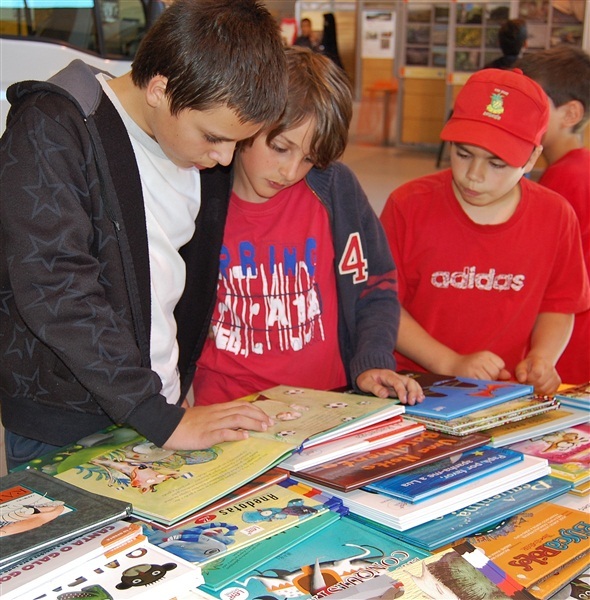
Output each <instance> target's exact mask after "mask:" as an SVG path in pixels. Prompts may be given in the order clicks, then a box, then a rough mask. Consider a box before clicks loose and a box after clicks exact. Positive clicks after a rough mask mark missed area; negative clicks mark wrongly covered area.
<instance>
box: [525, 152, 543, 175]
mask: <svg viewBox="0 0 590 600" xmlns="http://www.w3.org/2000/svg"><path fill="white" fill-rule="evenodd" d="M542 153H543V146H537V147H536V148H535V149H534V150H533V153H532V154H531V156H530V158H529V159H528V161H527V163H526V165H524V167H523V170H524V172H525V173H530V172H531V171H532V170H533V168H534V166H535V165H536V164H537V161H538V160H539V157H540V156H541V154H542Z"/></svg>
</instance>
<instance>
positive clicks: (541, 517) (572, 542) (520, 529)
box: [467, 502, 590, 591]
mask: <svg viewBox="0 0 590 600" xmlns="http://www.w3.org/2000/svg"><path fill="white" fill-rule="evenodd" d="M589 521H590V519H589V517H588V514H587V513H586V512H582V511H577V510H574V509H568V508H565V507H562V506H558V505H555V504H553V503H551V502H543V503H542V504H538V505H537V506H534V507H532V508H530V509H529V510H526V511H523V512H521V513H519V514H517V515H515V516H514V517H512V518H511V519H509V520H508V522H507V523H506V524H505V525H503V526H502V527H500V528H499V529H496V530H495V531H493V532H490V533H487V534H484V535H476V536H472V537H469V538H467V539H468V541H469V542H470V543H471V544H473V545H474V546H475V547H477V548H480V549H481V550H483V552H484V553H485V554H486V556H487V557H488V558H490V559H491V560H492V561H493V562H494V563H495V564H497V565H498V566H500V567H501V568H502V569H504V570H505V571H506V572H507V573H509V574H510V575H511V576H512V577H513V578H515V579H516V580H517V581H519V582H521V583H522V584H523V585H524V586H525V587H526V588H527V589H529V591H530V588H531V587H532V586H533V585H535V584H537V583H539V582H542V581H544V580H546V579H547V578H549V577H550V576H551V575H552V574H553V573H556V572H558V571H560V570H562V569H563V568H565V567H566V566H568V565H569V564H570V563H571V562H572V561H575V560H577V559H579V558H580V557H582V556H589V553H590V522H589Z"/></svg>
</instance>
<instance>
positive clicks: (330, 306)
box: [194, 181, 346, 404]
mask: <svg viewBox="0 0 590 600" xmlns="http://www.w3.org/2000/svg"><path fill="white" fill-rule="evenodd" d="M345 384H346V374H345V371H344V367H343V364H342V360H341V357H340V351H339V345H338V299H337V293H336V278H335V273H334V248H333V244H332V233H331V229H330V222H329V218H328V213H327V211H326V209H325V208H324V206H323V205H322V204H321V202H320V201H319V200H318V199H317V197H316V196H315V195H314V194H313V192H312V191H311V190H310V189H309V187H308V186H307V184H306V183H305V181H301V182H299V183H298V184H296V185H294V186H291V187H290V188H287V189H285V190H282V191H281V192H280V193H278V194H277V195H276V196H274V197H273V198H271V199H270V200H268V201H267V202H264V203H261V204H257V203H252V202H246V201H244V200H241V199H240V198H238V197H237V196H236V195H235V194H232V197H231V202H230V207H229V212H228V217H227V224H226V227H225V234H224V243H223V247H222V252H221V261H220V272H219V281H218V284H217V301H216V305H215V310H214V313H213V320H212V336H211V337H210V339H208V340H207V342H206V344H205V347H204V349H203V353H202V355H201V358H200V359H199V361H198V363H197V372H196V375H195V379H194V393H195V403H196V404H214V403H217V402H225V401H229V400H233V399H236V398H239V397H241V396H244V395H246V394H251V393H254V392H258V391H261V390H264V389H267V388H270V387H273V386H275V385H295V386H299V387H309V388H314V389H333V388H337V387H340V386H344V385H345Z"/></svg>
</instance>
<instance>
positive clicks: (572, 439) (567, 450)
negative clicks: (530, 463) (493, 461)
mask: <svg viewBox="0 0 590 600" xmlns="http://www.w3.org/2000/svg"><path fill="white" fill-rule="evenodd" d="M510 448H512V449H513V450H518V451H519V452H524V453H525V454H532V455H533V456H541V457H543V458H546V459H547V460H548V461H549V465H550V467H551V473H552V475H554V476H555V477H561V478H562V479H565V480H567V481H571V482H573V483H574V484H576V485H577V484H580V483H584V482H586V481H588V480H590V424H588V423H585V424H583V425H576V426H574V427H567V428H565V429H561V430H559V431H554V432H553V433H548V434H546V435H543V436H540V437H537V438H533V439H532V440H527V441H524V442H517V443H516V444H512V445H511V446H510Z"/></svg>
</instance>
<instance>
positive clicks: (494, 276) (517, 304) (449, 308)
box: [381, 69, 590, 394]
mask: <svg viewBox="0 0 590 600" xmlns="http://www.w3.org/2000/svg"><path fill="white" fill-rule="evenodd" d="M548 119H549V103H548V100H547V96H546V94H545V93H544V92H543V90H542V88H541V87H540V86H539V85H538V84H537V83H535V82H534V81H532V80H531V79H530V78H528V77H526V76H525V75H523V74H522V72H520V71H517V70H515V71H506V70H498V69H484V70H482V71H479V72H477V73H474V74H473V75H472V76H471V77H470V78H469V80H468V81H467V83H466V84H465V86H464V87H463V89H462V90H461V91H460V92H459V94H458V96H457V99H456V101H455V106H454V109H453V115H452V117H451V119H449V121H448V122H447V123H446V125H445V126H444V128H443V130H442V133H441V138H442V139H443V140H445V141H448V142H451V149H450V153H451V168H450V169H447V170H445V171H442V172H439V173H436V174H434V175H429V176H426V177H422V178H420V179H417V180H414V181H412V182H409V183H407V184H405V185H403V186H401V187H400V188H398V189H397V190H395V191H394V192H393V193H392V194H391V195H390V197H389V198H388V200H387V203H386V206H385V208H384V210H383V213H382V215H381V221H382V223H383V225H384V228H385V231H386V234H387V236H388V239H389V243H390V247H391V249H392V253H393V256H394V260H395V262H396V265H397V268H398V272H399V297H400V302H401V304H402V314H401V321H400V332H399V337H398V343H397V347H396V349H397V353H398V366H399V367H400V368H409V369H425V370H428V371H433V372H438V373H446V374H449V375H455V376H463V377H475V378H479V379H512V378H513V379H516V380H517V381H519V382H522V383H525V382H526V383H529V384H531V385H533V386H534V388H535V391H536V392H537V393H540V394H551V393H554V392H555V391H556V390H557V388H558V386H559V384H560V382H561V380H560V377H559V375H558V372H557V370H556V368H555V365H556V362H557V360H558V358H559V356H560V354H561V353H562V351H563V349H564V348H565V346H566V344H567V342H568V340H569V337H570V334H571V329H572V326H573V320H574V317H573V315H574V314H576V313H579V312H582V311H584V310H587V309H588V308H589V307H590V291H589V285H588V278H587V274H586V271H585V267H584V262H583V258H582V249H581V242H580V232H579V225H578V222H577V218H576V215H575V213H574V211H573V210H572V208H571V206H570V205H569V204H568V203H567V202H566V201H565V200H564V199H563V197H561V196H560V195H559V194H556V193H555V192H553V191H551V190H548V189H547V188H545V187H543V186H540V185H538V184H536V183H534V182H531V181H530V180H528V179H527V178H525V177H523V176H524V175H525V174H526V173H528V172H530V171H531V169H532V168H533V167H534V165H535V163H536V161H537V159H538V158H539V156H540V155H541V152H542V146H541V138H542V136H543V134H544V132H545V130H546V128H547V123H548Z"/></svg>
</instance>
